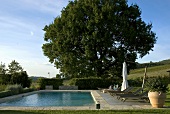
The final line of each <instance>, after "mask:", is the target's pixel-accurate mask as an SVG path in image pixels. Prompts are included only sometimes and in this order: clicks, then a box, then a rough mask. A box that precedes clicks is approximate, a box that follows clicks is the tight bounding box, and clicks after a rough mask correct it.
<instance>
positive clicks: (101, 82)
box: [71, 78, 121, 90]
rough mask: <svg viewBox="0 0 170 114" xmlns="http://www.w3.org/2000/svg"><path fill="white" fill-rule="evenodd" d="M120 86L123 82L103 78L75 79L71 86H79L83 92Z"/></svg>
mask: <svg viewBox="0 0 170 114" xmlns="http://www.w3.org/2000/svg"><path fill="white" fill-rule="evenodd" d="M114 84H118V85H119V86H120V85H121V82H120V81H119V80H116V79H102V78H73V79H72V80H71V85H75V86H78V89H81V90H85V89H86V90H90V89H97V87H100V88H108V87H109V86H110V85H114Z"/></svg>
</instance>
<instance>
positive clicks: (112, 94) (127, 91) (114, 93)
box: [108, 87, 133, 96]
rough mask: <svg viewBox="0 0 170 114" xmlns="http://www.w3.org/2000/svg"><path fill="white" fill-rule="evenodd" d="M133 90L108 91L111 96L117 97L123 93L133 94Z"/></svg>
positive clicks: (129, 88) (130, 88)
mask: <svg viewBox="0 0 170 114" xmlns="http://www.w3.org/2000/svg"><path fill="white" fill-rule="evenodd" d="M132 89H133V87H128V88H127V89H125V90H123V91H120V90H119V91H115V90H108V92H109V93H110V95H111V96H115V95H116V94H118V93H119V94H120V93H121V94H123V93H131V90H132Z"/></svg>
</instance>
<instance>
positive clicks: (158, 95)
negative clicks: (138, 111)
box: [146, 77, 168, 108]
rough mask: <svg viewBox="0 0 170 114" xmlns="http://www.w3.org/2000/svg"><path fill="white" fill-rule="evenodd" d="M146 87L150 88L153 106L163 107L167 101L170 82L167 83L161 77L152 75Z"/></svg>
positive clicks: (150, 98) (149, 94)
mask: <svg viewBox="0 0 170 114" xmlns="http://www.w3.org/2000/svg"><path fill="white" fill-rule="evenodd" d="M146 87H147V89H148V90H149V92H148V97H149V100H150V103H151V105H152V107H155V108H162V107H163V105H164V103H165V99H166V92H167V91H168V84H165V83H164V81H163V78H161V77H154V78H153V77H152V78H149V79H148V80H147V83H146Z"/></svg>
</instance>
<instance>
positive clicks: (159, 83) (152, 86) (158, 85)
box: [146, 77, 169, 92]
mask: <svg viewBox="0 0 170 114" xmlns="http://www.w3.org/2000/svg"><path fill="white" fill-rule="evenodd" d="M146 88H147V89H148V90H149V91H151V92H155V91H157V92H167V91H168V89H169V88H168V84H166V83H164V78H162V77H153V78H149V79H148V80H147V82H146Z"/></svg>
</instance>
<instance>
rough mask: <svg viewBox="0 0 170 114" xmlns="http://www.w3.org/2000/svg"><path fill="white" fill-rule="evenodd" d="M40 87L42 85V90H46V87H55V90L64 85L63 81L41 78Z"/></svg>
mask: <svg viewBox="0 0 170 114" xmlns="http://www.w3.org/2000/svg"><path fill="white" fill-rule="evenodd" d="M39 85H40V89H45V86H46V85H53V89H59V86H61V85H63V80H62V79H46V78H41V79H40V80H39Z"/></svg>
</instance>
